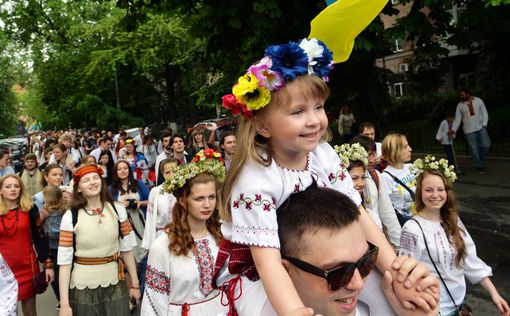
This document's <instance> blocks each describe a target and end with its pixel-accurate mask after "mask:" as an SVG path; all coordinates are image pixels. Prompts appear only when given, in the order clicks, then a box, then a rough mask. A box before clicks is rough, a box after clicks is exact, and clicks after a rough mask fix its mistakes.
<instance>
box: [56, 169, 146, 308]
mask: <svg viewBox="0 0 510 316" xmlns="http://www.w3.org/2000/svg"><path fill="white" fill-rule="evenodd" d="M101 173H102V169H100V168H99V167H97V166H95V165H87V166H83V167H81V168H79V169H78V170H76V171H75V173H74V175H73V182H74V185H73V199H72V207H71V209H70V210H67V211H66V212H65V214H64V216H63V218H62V223H61V226H60V238H59V247H58V264H59V268H60V273H59V274H60V276H59V277H60V281H59V289H60V313H59V315H60V316H69V315H74V316H81V315H83V316H89V315H104V316H115V315H119V316H126V315H129V300H131V301H132V302H134V303H138V301H139V300H140V283H139V281H138V276H137V274H136V266H135V260H134V258H133V253H132V251H131V249H132V247H133V244H135V240H134V235H133V231H132V228H131V224H130V223H129V221H128V218H127V212H126V209H125V208H124V206H123V205H122V204H120V203H115V202H113V200H112V198H111V196H110V194H109V193H108V189H107V187H106V184H105V183H104V181H103V180H102V178H101ZM124 266H125V267H126V268H127V271H128V273H129V276H130V277H131V286H130V289H129V292H128V291H127V288H126V285H125V282H124V278H125V276H124Z"/></svg>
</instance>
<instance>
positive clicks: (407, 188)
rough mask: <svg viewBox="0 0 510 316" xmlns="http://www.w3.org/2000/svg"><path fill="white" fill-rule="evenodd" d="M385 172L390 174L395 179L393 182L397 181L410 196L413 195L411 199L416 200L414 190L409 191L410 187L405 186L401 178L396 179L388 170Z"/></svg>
mask: <svg viewBox="0 0 510 316" xmlns="http://www.w3.org/2000/svg"><path fill="white" fill-rule="evenodd" d="M383 172H385V173H387V174H389V175H390V176H391V177H392V178H393V180H395V182H396V183H398V184H400V185H401V186H403V187H404V188H405V189H406V190H407V192H409V194H411V198H412V199H413V200H414V192H413V190H411V189H409V187H408V186H407V185H405V184H404V182H402V180H400V179H399V178H397V177H395V176H394V175H392V174H391V173H389V172H388V171H386V170H384V171H383Z"/></svg>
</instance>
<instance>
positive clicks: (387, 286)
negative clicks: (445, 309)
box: [382, 271, 439, 316]
mask: <svg viewBox="0 0 510 316" xmlns="http://www.w3.org/2000/svg"><path fill="white" fill-rule="evenodd" d="M435 286H437V287H439V282H437V279H436V284H435ZM382 289H383V292H384V295H385V296H386V299H387V300H388V303H390V305H391V307H392V308H393V310H394V311H395V312H396V313H397V315H401V316H402V315H404V316H435V315H437V314H438V312H439V304H437V305H436V307H435V308H434V309H432V310H429V311H428V312H425V311H424V310H423V309H415V310H409V309H406V308H404V306H403V305H402V304H401V303H400V301H399V299H398V298H397V296H396V295H395V290H394V289H393V278H392V276H391V273H389V272H388V271H386V272H384V278H383V282H382Z"/></svg>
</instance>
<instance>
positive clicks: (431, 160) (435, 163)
mask: <svg viewBox="0 0 510 316" xmlns="http://www.w3.org/2000/svg"><path fill="white" fill-rule="evenodd" d="M454 169H455V168H454V166H450V165H448V160H446V159H439V160H436V157H434V156H431V155H427V156H426V157H425V159H423V160H422V159H416V160H415V161H414V163H413V164H412V165H411V166H410V167H409V171H411V173H413V174H414V175H415V176H416V178H418V177H419V176H420V175H421V174H422V173H423V171H425V170H438V171H439V172H441V173H442V174H443V175H444V176H445V178H446V180H447V181H448V182H450V183H453V182H455V180H457V174H456V173H455V171H454Z"/></svg>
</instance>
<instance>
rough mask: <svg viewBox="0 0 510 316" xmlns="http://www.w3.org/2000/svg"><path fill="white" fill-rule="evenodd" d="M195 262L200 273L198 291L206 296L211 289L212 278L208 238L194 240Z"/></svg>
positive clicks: (211, 261)
mask: <svg viewBox="0 0 510 316" xmlns="http://www.w3.org/2000/svg"><path fill="white" fill-rule="evenodd" d="M193 255H194V256H195V262H196V263H197V265H198V272H199V273H200V285H199V287H198V288H199V289H200V293H202V295H204V296H205V297H207V295H209V294H210V293H211V292H212V291H213V287H212V280H213V273H214V257H213V256H212V251H211V248H210V247H209V240H207V239H203V240H198V241H195V249H193Z"/></svg>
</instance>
